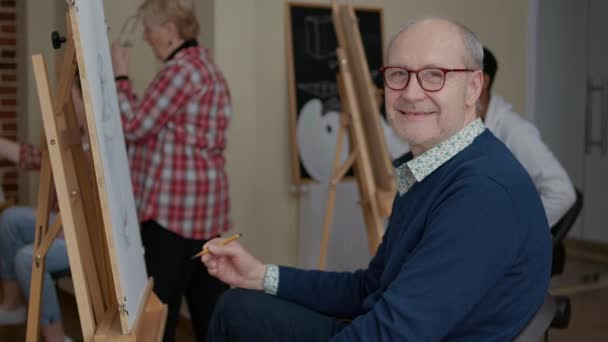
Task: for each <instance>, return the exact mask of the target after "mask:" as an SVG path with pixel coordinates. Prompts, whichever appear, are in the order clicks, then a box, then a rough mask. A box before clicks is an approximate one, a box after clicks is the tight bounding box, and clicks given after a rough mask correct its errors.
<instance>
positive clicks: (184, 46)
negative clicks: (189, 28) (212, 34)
mask: <svg viewBox="0 0 608 342" xmlns="http://www.w3.org/2000/svg"><path fill="white" fill-rule="evenodd" d="M196 46H198V42H197V41H196V39H188V40H186V41H184V42H183V43H182V44H181V45H180V46H178V47H177V48H176V49H175V50H173V52H171V54H170V55H169V57H167V58H166V59H165V62H168V61H170V60H172V59H173V57H175V55H177V53H178V52H180V51H182V50H183V49H187V48H190V47H196Z"/></svg>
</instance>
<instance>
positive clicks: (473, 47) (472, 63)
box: [387, 18, 483, 69]
mask: <svg viewBox="0 0 608 342" xmlns="http://www.w3.org/2000/svg"><path fill="white" fill-rule="evenodd" d="M403 35H408V36H409V35H418V36H419V37H420V38H421V39H436V40H437V41H438V43H439V44H446V45H450V46H452V47H454V48H457V50H456V51H458V53H460V54H461V57H462V58H463V61H464V65H465V66H466V67H467V68H471V69H481V68H482V67H483V45H482V43H481V41H480V40H479V38H477V36H476V35H475V33H473V31H471V30H470V29H469V28H467V27H466V26H464V25H462V24H459V23H457V22H454V21H451V20H448V19H444V18H426V19H421V20H416V21H411V22H409V23H407V24H405V25H404V26H403V27H402V28H401V29H400V30H399V31H398V32H397V33H396V34H395V35H394V36H393V37H392V38H391V39H390V41H389V44H388V49H387V50H388V53H387V55H390V53H391V49H392V47H393V45H394V44H395V41H397V40H400V39H401V38H403ZM453 51H454V50H453ZM456 51H454V52H456Z"/></svg>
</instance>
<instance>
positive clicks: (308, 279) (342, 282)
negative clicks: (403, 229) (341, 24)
mask: <svg viewBox="0 0 608 342" xmlns="http://www.w3.org/2000/svg"><path fill="white" fill-rule="evenodd" d="M385 236H386V234H385ZM385 245H386V244H385V243H382V244H380V246H379V247H378V251H377V253H376V255H375V256H374V257H373V258H372V260H371V262H370V263H369V266H368V268H367V269H365V270H358V271H355V272H327V271H308V270H302V269H297V268H292V267H285V266H281V267H280V268H279V282H278V291H277V293H276V295H277V296H279V297H281V298H284V299H287V300H289V301H293V302H295V303H298V304H300V305H303V306H306V307H308V308H310V309H312V310H315V311H318V312H321V313H323V314H326V315H330V316H334V317H339V318H353V317H356V316H358V315H360V314H362V313H363V300H364V299H365V298H366V297H367V296H368V295H369V294H370V293H372V292H374V291H375V290H377V289H378V288H379V286H380V275H381V274H382V270H383V268H384V261H385V256H384V250H385Z"/></svg>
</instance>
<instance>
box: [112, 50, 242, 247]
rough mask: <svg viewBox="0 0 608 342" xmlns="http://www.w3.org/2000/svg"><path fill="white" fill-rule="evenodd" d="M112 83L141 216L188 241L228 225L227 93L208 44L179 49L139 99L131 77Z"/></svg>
mask: <svg viewBox="0 0 608 342" xmlns="http://www.w3.org/2000/svg"><path fill="white" fill-rule="evenodd" d="M117 86H118V100H119V101H118V102H119V105H120V111H121V116H122V124H123V129H124V133H125V139H126V141H127V148H128V156H129V162H130V169H131V178H132V182H133V191H134V193H135V202H136V205H137V210H138V216H139V220H140V222H145V221H147V220H156V221H157V222H158V223H159V224H161V225H162V226H164V227H166V228H168V229H169V230H171V231H173V232H175V233H176V234H178V235H180V236H182V237H184V238H188V239H199V240H200V239H210V238H212V237H214V236H217V235H218V234H221V233H223V232H225V231H226V230H228V229H229V227H230V219H229V199H228V177H227V175H226V172H225V170H224V165H225V159H224V155H223V152H224V149H225V147H226V129H227V128H228V122H229V118H230V92H229V90H228V85H227V83H226V81H225V79H224V77H223V75H222V73H221V72H220V70H219V69H218V67H217V66H216V65H215V63H214V62H213V60H212V59H211V56H210V55H209V52H208V50H207V49H205V48H202V47H198V46H194V47H186V48H183V49H181V50H179V51H178V52H177V53H176V54H175V55H174V56H173V57H172V58H171V59H170V60H169V61H167V62H165V64H164V66H163V68H162V70H161V71H160V72H159V73H158V75H157V76H156V77H155V79H154V80H153V81H152V83H151V84H150V86H149V87H148V89H147V90H146V92H145V94H144V97H143V99H142V100H141V101H138V99H137V97H136V95H135V94H134V93H133V89H132V86H131V83H130V81H128V80H119V81H117Z"/></svg>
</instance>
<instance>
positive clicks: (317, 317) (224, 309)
mask: <svg viewBox="0 0 608 342" xmlns="http://www.w3.org/2000/svg"><path fill="white" fill-rule="evenodd" d="M346 325H348V323H346V322H344V321H341V320H338V319H336V318H334V317H330V316H326V315H323V314H321V313H318V312H316V311H313V310H310V309H308V308H305V307H303V306H301V305H298V304H295V303H292V302H289V301H286V300H283V299H280V298H278V297H276V296H272V295H268V294H265V293H263V292H259V291H250V290H243V289H231V290H228V291H227V292H225V293H224V294H223V295H222V296H221V297H220V299H219V301H218V302H217V305H216V307H215V312H214V313H213V317H212V318H211V322H210V324H209V334H208V335H207V341H208V342H226V341H231V342H237V341H238V342H240V341H264V342H272V341H281V342H283V341H289V342H297V341H306V342H309V341H310V342H315V341H329V339H330V338H332V337H333V336H334V335H335V334H337V333H338V332H339V331H340V330H342V329H343V328H344V327H345V326H346Z"/></svg>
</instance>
